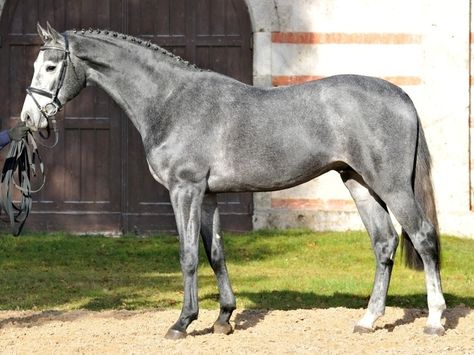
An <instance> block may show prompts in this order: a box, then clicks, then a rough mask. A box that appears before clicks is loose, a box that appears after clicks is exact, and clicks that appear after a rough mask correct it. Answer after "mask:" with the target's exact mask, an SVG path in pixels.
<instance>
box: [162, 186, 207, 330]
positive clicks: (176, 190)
mask: <svg viewBox="0 0 474 355" xmlns="http://www.w3.org/2000/svg"><path fill="white" fill-rule="evenodd" d="M205 186H206V185H205V182H202V183H195V182H192V183H191V182H186V183H183V182H180V183H177V184H175V185H174V186H172V187H170V197H171V203H172V205H173V209H174V213H175V217H176V225H177V227H178V232H179V244H180V262H181V270H182V273H183V279H184V282H183V283H184V300H183V308H182V311H181V314H180V316H179V319H178V320H177V321H176V323H175V324H173V326H172V327H171V328H170V329H169V330H168V332H167V333H166V338H168V339H180V338H184V337H186V328H187V327H188V325H189V324H190V323H191V322H192V321H193V320H195V319H197V317H198V313H199V306H198V290H197V266H198V246H199V230H200V226H201V206H202V199H203V195H204V190H205Z"/></svg>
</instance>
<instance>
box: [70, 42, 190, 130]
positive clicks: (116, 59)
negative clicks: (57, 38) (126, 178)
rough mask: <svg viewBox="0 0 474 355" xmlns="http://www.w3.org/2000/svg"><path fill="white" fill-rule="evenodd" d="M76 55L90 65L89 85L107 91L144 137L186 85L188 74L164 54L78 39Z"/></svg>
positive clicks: (122, 44) (121, 44) (88, 69)
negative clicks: (173, 97)
mask: <svg viewBox="0 0 474 355" xmlns="http://www.w3.org/2000/svg"><path fill="white" fill-rule="evenodd" d="M76 38H77V41H78V42H80V45H79V46H77V48H78V52H77V54H76V55H77V56H78V57H79V58H80V59H82V60H83V61H84V62H85V63H86V65H87V71H86V73H87V85H93V86H98V87H100V88H101V89H103V90H104V91H105V92H107V93H108V94H109V95H110V96H111V97H112V99H113V100H114V101H115V102H116V103H117V104H118V105H119V106H120V107H121V108H122V109H123V110H124V111H125V113H126V114H127V116H128V117H129V118H130V120H131V121H132V122H133V124H134V125H135V127H136V128H137V129H138V131H139V132H140V134H141V136H142V137H143V138H144V137H145V136H146V132H147V131H148V130H149V128H150V124H152V123H153V121H155V120H158V119H159V117H158V116H159V114H160V110H161V108H162V107H163V105H164V103H165V101H166V100H167V99H168V98H169V96H170V94H171V93H176V92H177V91H178V90H176V88H177V87H179V86H180V85H181V83H182V82H185V81H186V80H187V79H186V74H187V73H186V71H185V70H183V69H181V70H180V68H179V67H178V66H176V67H175V66H173V64H172V61H170V60H168V58H166V55H165V54H161V53H160V52H155V51H152V50H150V49H148V48H146V47H143V46H140V45H137V44H134V43H127V42H126V41H120V40H116V42H115V41H114V39H112V38H101V37H99V36H97V37H92V36H90V37H88V36H87V35H85V36H81V35H77V36H76Z"/></svg>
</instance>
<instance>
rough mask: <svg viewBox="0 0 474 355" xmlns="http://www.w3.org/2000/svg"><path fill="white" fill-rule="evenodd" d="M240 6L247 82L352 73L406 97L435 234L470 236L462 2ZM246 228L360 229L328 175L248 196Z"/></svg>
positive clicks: (295, 0) (359, 0) (297, 1)
mask: <svg viewBox="0 0 474 355" xmlns="http://www.w3.org/2000/svg"><path fill="white" fill-rule="evenodd" d="M247 4H248V6H249V11H250V13H251V18H252V21H253V27H254V32H255V35H254V43H255V45H254V48H255V54H254V55H255V58H254V79H255V80H254V82H255V85H262V86H270V85H273V86H278V85H287V84H291V83H298V82H302V81H306V80H311V79H318V78H321V77H325V76H329V75H333V74H339V73H357V74H364V75H372V76H377V77H382V78H385V79H387V80H389V81H391V82H393V83H395V84H397V85H400V86H401V87H402V88H403V89H404V90H405V91H406V92H407V93H408V94H409V95H410V96H411V97H412V99H413V101H414V102H415V105H416V107H417V109H418V111H419V114H420V117H421V120H422V123H423V126H424V129H425V132H426V136H427V140H428V144H429V146H430V149H431V153H432V156H433V180H434V185H435V190H436V199H437V203H438V210H439V218H440V226H441V231H442V232H444V233H451V234H457V235H464V236H470V237H474V213H473V212H472V211H473V209H474V208H473V207H474V206H473V201H474V177H473V175H474V174H473V173H474V170H473V169H472V168H471V167H473V168H474V162H473V159H472V154H471V152H472V149H473V148H474V143H472V139H471V137H472V134H473V133H474V128H473V126H474V124H472V122H473V120H470V104H471V97H470V82H471V83H472V82H474V81H473V80H470V68H471V61H472V59H474V57H472V56H471V40H470V38H471V36H470V31H471V23H470V21H471V20H470V18H471V16H470V7H471V4H470V1H469V0H459V1H456V2H432V1H429V0H415V1H413V0H400V1H396V2H394V1H389V0H352V1H345V0H317V1H316V0H314V1H312V0H268V1H265V0H264V1H261V0H247ZM470 122H471V124H470ZM254 226H255V228H262V227H284V228H285V227H300V226H305V227H310V228H312V229H315V230H346V229H361V228H363V226H362V223H361V221H360V218H359V217H358V214H357V211H356V208H355V206H354V204H353V202H352V201H351V198H350V196H349V194H348V192H347V191H346V190H345V187H344V186H343V185H342V183H341V181H340V178H339V176H338V174H336V173H328V174H326V175H324V176H322V177H320V178H318V179H316V180H313V181H310V182H308V183H306V184H304V185H301V186H298V187H295V188H292V189H288V190H284V191H278V192H271V193H258V194H255V215H254Z"/></svg>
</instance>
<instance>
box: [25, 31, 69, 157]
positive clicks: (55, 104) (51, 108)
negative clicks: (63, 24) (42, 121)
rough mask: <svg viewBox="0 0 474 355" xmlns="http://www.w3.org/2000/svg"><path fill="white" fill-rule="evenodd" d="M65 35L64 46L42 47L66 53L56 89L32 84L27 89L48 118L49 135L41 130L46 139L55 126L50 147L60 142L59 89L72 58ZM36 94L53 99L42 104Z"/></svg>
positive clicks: (42, 48)
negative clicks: (58, 127)
mask: <svg viewBox="0 0 474 355" xmlns="http://www.w3.org/2000/svg"><path fill="white" fill-rule="evenodd" d="M63 37H64V48H62V47H59V46H43V47H41V48H40V50H41V51H46V50H56V51H61V52H63V53H64V55H63V59H62V62H61V71H60V72H59V80H58V82H57V84H56V87H55V89H54V90H53V91H52V92H50V91H46V90H43V89H38V88H35V87H32V86H30V87H28V88H27V89H26V93H27V94H28V95H29V96H30V97H31V98H32V99H33V102H34V103H35V105H36V107H38V110H39V111H40V112H41V114H42V115H43V117H44V118H46V120H47V122H48V128H47V129H48V135H47V136H46V137H44V136H43V134H42V133H41V132H40V135H41V136H42V137H43V138H45V139H47V138H49V135H50V124H51V126H52V128H53V131H54V133H55V135H56V139H55V142H54V144H53V145H52V146H50V148H53V147H54V146H56V144H57V143H58V134H57V127H56V119H55V115H56V114H57V113H58V112H59V111H61V109H62V107H63V106H64V105H63V104H62V103H61V101H60V100H59V97H58V96H59V91H60V90H61V88H62V86H63V84H64V79H65V77H66V70H67V66H68V61H69V60H70V56H69V55H70V52H69V41H68V38H67V36H66V34H65V33H64V34H63ZM34 94H37V95H41V96H45V97H49V98H50V99H51V101H50V102H48V103H47V104H45V105H44V106H41V105H40V103H39V102H38V100H36V98H35V96H34Z"/></svg>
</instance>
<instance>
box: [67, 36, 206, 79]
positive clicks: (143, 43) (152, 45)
mask: <svg viewBox="0 0 474 355" xmlns="http://www.w3.org/2000/svg"><path fill="white" fill-rule="evenodd" d="M72 31H73V32H74V33H77V32H80V33H81V34H82V35H86V34H87V33H91V34H93V33H95V34H103V35H105V36H112V37H115V38H117V39H122V40H125V41H130V42H132V43H135V44H139V45H141V46H142V47H145V48H148V49H150V50H153V51H160V52H161V53H162V54H164V55H166V56H168V57H170V58H173V59H174V60H176V62H178V63H181V64H183V65H184V66H186V67H188V68H190V69H193V70H197V71H209V70H204V69H201V68H198V67H197V66H196V64H191V63H189V62H188V61H187V60H184V59H183V58H181V57H180V56H178V55H176V54H174V53H171V52H170V51H168V50H166V49H164V48H163V47H160V46H159V45H157V44H155V43H152V42H151V41H143V40H142V39H140V38H138V37H134V36H130V35H127V34H125V33H120V32H115V31H110V30H100V29H93V28H89V29H88V30H86V29H84V28H83V29H81V30H80V31H78V30H76V29H73V30H72Z"/></svg>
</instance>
